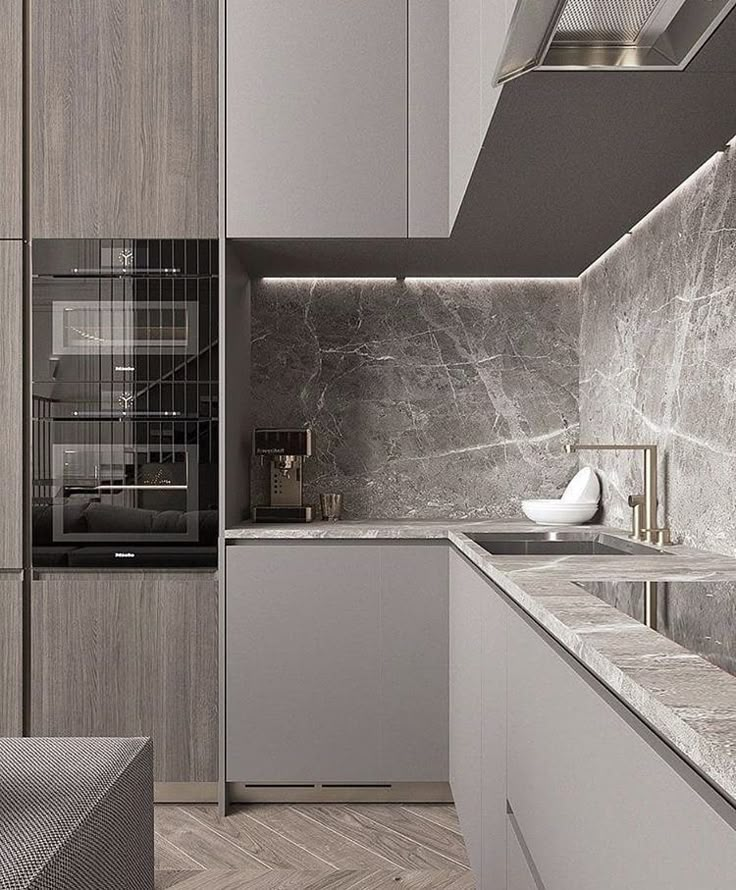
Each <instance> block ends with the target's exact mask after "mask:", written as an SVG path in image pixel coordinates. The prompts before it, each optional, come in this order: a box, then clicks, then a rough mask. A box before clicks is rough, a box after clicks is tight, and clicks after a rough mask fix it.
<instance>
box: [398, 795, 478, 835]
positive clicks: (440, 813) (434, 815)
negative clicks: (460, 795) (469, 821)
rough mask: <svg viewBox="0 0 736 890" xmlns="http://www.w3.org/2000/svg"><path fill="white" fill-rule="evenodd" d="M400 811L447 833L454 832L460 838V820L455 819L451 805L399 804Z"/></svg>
mask: <svg viewBox="0 0 736 890" xmlns="http://www.w3.org/2000/svg"><path fill="white" fill-rule="evenodd" d="M400 806H401V809H402V810H406V811H407V812H409V813H413V814H414V815H415V816H419V817H420V818H422V819H427V820H428V821H429V822H436V823H437V825H441V826H442V827H443V828H447V829H448V830H449V831H454V832H455V834H459V835H460V836H461V837H462V834H463V833H462V830H461V828H460V820H459V819H458V817H457V810H456V809H455V807H454V805H453V804H445V803H412V804H401V805H400Z"/></svg>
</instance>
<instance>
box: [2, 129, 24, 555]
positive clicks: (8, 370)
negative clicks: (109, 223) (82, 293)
mask: <svg viewBox="0 0 736 890" xmlns="http://www.w3.org/2000/svg"><path fill="white" fill-rule="evenodd" d="M1 138H2V137H1V136H0V139H1ZM0 331H2V348H0V418H2V426H0V569H21V568H22V566H23V546H22V541H23V520H22V514H23V482H22V479H23V457H22V455H23V433H22V430H23V245H22V243H21V242H20V241H0Z"/></svg>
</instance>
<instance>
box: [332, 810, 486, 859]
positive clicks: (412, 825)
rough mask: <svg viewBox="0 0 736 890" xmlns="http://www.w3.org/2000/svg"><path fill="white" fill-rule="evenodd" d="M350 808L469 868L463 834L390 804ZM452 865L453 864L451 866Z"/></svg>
mask: <svg viewBox="0 0 736 890" xmlns="http://www.w3.org/2000/svg"><path fill="white" fill-rule="evenodd" d="M348 809H349V810H352V811H353V812H357V813H360V814H361V815H363V816H366V817H367V818H369V819H373V820H374V821H375V822H377V823H378V824H379V825H383V826H385V827H386V828H388V829H390V830H392V831H396V832H397V833H399V834H401V835H403V836H404V837H405V838H407V839H408V840H409V841H413V842H414V843H416V844H419V846H421V847H426V848H427V849H429V850H433V851H434V852H435V853H439V855H441V856H445V857H447V859H448V860H449V861H450V862H451V863H452V864H454V865H460V866H463V867H464V868H470V863H469V862H468V856H467V853H466V852H465V843H464V841H463V839H462V837H461V836H460V835H458V834H455V833H454V832H452V831H449V830H448V829H446V828H443V827H442V826H440V825H438V824H437V823H436V822H429V821H428V820H426V819H422V818H417V816H415V815H413V814H412V813H410V812H408V811H407V810H402V808H401V807H397V806H395V805H391V804H380V803H379V804H370V803H369V804H348ZM448 867H451V866H448Z"/></svg>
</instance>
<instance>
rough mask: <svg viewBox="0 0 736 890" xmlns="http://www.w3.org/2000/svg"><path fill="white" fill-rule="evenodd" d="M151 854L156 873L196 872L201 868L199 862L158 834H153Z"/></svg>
mask: <svg viewBox="0 0 736 890" xmlns="http://www.w3.org/2000/svg"><path fill="white" fill-rule="evenodd" d="M153 854H154V855H153V867H154V868H155V869H156V870H157V871H196V870H198V869H202V868H203V865H202V864H201V863H200V862H197V861H196V859H192V857H191V856H190V855H189V854H188V853H187V852H186V851H185V850H180V849H179V847H175V846H174V845H173V844H172V843H171V842H170V841H168V840H167V839H166V838H165V837H162V836H161V835H160V834H159V833H158V832H155V833H154V848H153Z"/></svg>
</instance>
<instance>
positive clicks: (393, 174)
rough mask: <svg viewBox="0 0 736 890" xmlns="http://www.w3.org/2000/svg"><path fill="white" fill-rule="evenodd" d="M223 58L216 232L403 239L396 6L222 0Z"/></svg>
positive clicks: (403, 38) (359, 1) (384, 1)
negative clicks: (223, 205)
mask: <svg viewBox="0 0 736 890" xmlns="http://www.w3.org/2000/svg"><path fill="white" fill-rule="evenodd" d="M226 57H227V110H226V117H227V148H226V167H227V235H228V236H229V237H231V238H335V237H343V238H347V237H355V238H373V237H384V238H393V237H406V234H407V0H371V2H368V3H367V2H365V0H299V2H297V3H295V2H294V0H227V4H226ZM437 101H442V100H441V99H440V98H439V97H438V100H437Z"/></svg>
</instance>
